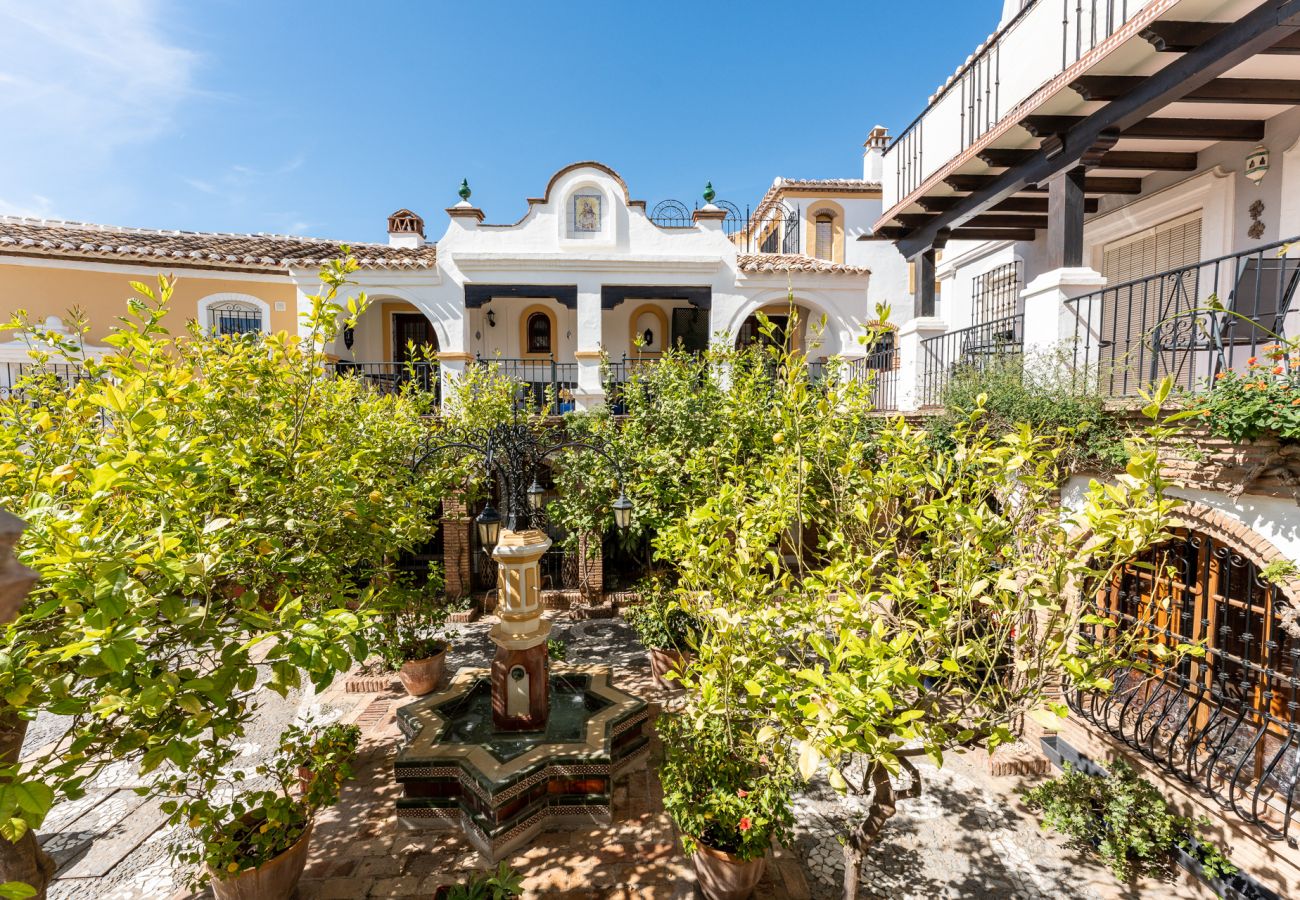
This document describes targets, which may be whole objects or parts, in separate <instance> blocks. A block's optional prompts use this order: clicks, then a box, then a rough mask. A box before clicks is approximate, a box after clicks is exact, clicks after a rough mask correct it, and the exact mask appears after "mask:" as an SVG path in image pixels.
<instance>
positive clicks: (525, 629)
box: [488, 528, 551, 731]
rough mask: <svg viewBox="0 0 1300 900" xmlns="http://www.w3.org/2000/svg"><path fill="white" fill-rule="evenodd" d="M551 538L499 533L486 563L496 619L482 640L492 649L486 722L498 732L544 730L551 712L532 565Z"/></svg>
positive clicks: (547, 627) (546, 629)
mask: <svg viewBox="0 0 1300 900" xmlns="http://www.w3.org/2000/svg"><path fill="white" fill-rule="evenodd" d="M550 546H551V539H550V538H548V537H547V536H546V535H545V534H543V533H542V532H540V531H537V530H536V529H528V530H527V531H510V530H509V529H506V528H503V529H501V537H500V539H499V540H498V541H497V545H496V548H495V549H494V550H493V551H492V558H493V559H495V560H496V561H497V563H498V564H499V566H500V568H499V569H498V571H497V616H498V617H499V618H500V621H499V622H498V623H497V624H495V625H493V626H492V630H491V631H490V632H489V633H488V636H489V637H490V638H492V642H493V643H495V644H496V645H497V652H496V656H495V657H493V659H492V721H493V723H494V724H495V725H496V727H497V728H499V729H501V730H503V731H534V730H540V729H543V728H545V727H546V719H547V717H548V716H549V715H550V712H551V699H550V679H549V677H548V674H549V673H548V671H547V668H548V667H547V662H548V659H549V655H548V652H547V647H546V639H547V637H548V636H549V635H550V633H551V623H550V622H548V621H546V620H545V619H543V618H542V590H541V569H540V568H539V567H538V564H537V563H538V560H540V559H541V558H542V555H543V554H544V553H546V551H547V549H548V548H549V547H550Z"/></svg>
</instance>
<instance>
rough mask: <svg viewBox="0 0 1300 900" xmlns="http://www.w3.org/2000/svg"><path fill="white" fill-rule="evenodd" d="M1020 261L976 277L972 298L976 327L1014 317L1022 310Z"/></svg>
mask: <svg viewBox="0 0 1300 900" xmlns="http://www.w3.org/2000/svg"><path fill="white" fill-rule="evenodd" d="M1020 288H1021V284H1020V261H1019V260H1016V261H1015V262H1009V263H1007V264H1006V265H1003V266H998V267H997V268H996V269H989V271H987V272H985V273H984V274H983V275H979V276H976V278H975V280H974V283H973V286H972V290H971V296H972V299H973V301H974V304H975V322H974V324H976V325H984V324H985V323H988V322H996V321H997V320H998V319H1006V318H1010V317H1011V316H1014V315H1015V314H1016V313H1017V312H1019V310H1020Z"/></svg>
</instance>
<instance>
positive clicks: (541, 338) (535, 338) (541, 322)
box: [526, 312, 551, 353]
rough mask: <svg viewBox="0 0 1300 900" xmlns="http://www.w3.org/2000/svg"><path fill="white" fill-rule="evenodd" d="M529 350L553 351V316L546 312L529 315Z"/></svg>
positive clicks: (530, 351) (533, 351)
mask: <svg viewBox="0 0 1300 900" xmlns="http://www.w3.org/2000/svg"><path fill="white" fill-rule="evenodd" d="M526 331H527V334H528V352H529V353H550V352H551V317H550V316H548V315H547V314H546V313H544V312H535V313H533V314H532V315H530V316H529V317H528V327H527V329H526Z"/></svg>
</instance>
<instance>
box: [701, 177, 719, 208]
mask: <svg viewBox="0 0 1300 900" xmlns="http://www.w3.org/2000/svg"><path fill="white" fill-rule="evenodd" d="M716 196H718V195H717V194H716V193H714V191H713V182H712V181H707V182H705V184H704V202H705V203H712V202H713V198H714V197H716Z"/></svg>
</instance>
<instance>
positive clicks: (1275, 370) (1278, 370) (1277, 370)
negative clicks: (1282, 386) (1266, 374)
mask: <svg viewBox="0 0 1300 900" xmlns="http://www.w3.org/2000/svg"><path fill="white" fill-rule="evenodd" d="M1285 371H1286V369H1284V368H1282V367H1281V366H1275V367H1274V368H1273V374H1274V375H1281V374H1282V373H1283V372H1285Z"/></svg>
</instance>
